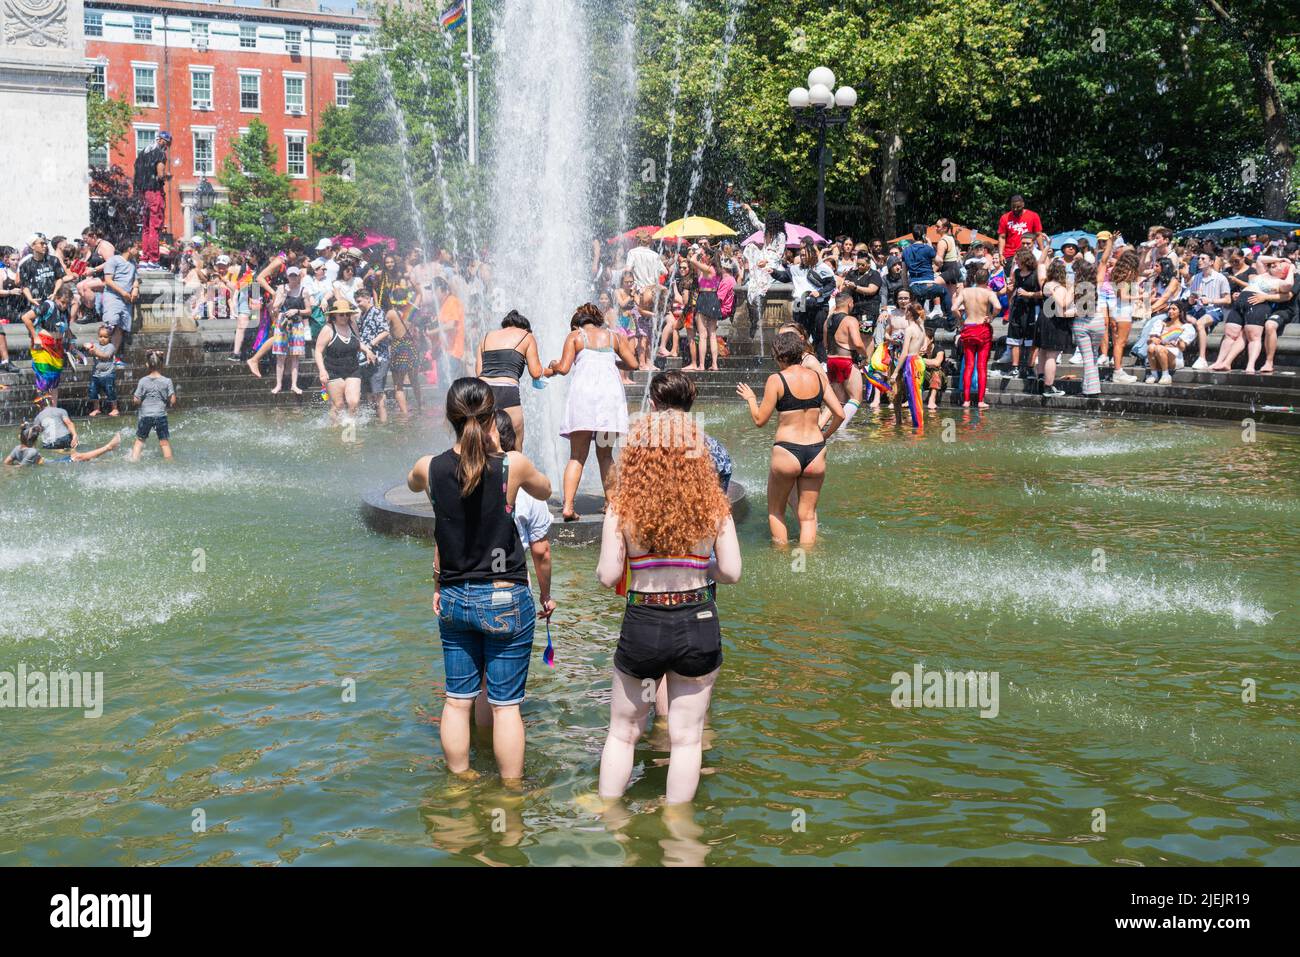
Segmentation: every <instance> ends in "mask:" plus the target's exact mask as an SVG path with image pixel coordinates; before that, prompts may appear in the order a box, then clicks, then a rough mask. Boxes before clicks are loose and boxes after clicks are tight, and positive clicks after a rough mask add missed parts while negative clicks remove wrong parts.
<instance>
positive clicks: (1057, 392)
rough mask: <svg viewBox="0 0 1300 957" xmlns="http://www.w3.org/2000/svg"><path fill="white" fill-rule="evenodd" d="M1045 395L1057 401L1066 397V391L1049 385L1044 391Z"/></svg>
mask: <svg viewBox="0 0 1300 957" xmlns="http://www.w3.org/2000/svg"><path fill="white" fill-rule="evenodd" d="M1043 395H1045V396H1047V397H1048V398H1052V399H1055V398H1057V397H1059V396H1063V395H1065V390H1064V389H1058V388H1057V387H1056V386H1054V385H1049V386H1048V387H1047V388H1046V389H1044V390H1043Z"/></svg>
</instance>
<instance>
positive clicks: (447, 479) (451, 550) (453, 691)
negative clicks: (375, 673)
mask: <svg viewBox="0 0 1300 957" xmlns="http://www.w3.org/2000/svg"><path fill="white" fill-rule="evenodd" d="M495 412H496V406H495V403H494V401H493V398H492V390H491V389H490V388H489V387H488V385H487V383H486V382H484V381H483V380H482V379H468V378H466V379H457V380H456V381H455V382H453V383H452V386H451V390H450V391H449V392H448V393H447V421H448V422H450V423H451V424H452V427H453V428H454V429H455V430H456V444H455V445H453V446H452V447H451V448H450V449H448V450H447V451H446V452H443V453H442V454H441V455H426V456H423V457H422V458H420V460H419V461H417V462H416V463H415V466H414V468H412V469H411V473H410V475H409V476H407V480H406V484H407V486H408V487H409V488H410V489H411V491H413V492H425V493H427V494H428V496H429V500H430V502H431V503H432V505H433V512H434V518H435V526H434V538H435V539H436V541H437V550H436V551H435V553H434V560H433V564H434V573H435V576H436V580H437V584H436V585H435V586H434V590H433V611H434V614H435V615H437V616H438V631H439V635H440V637H441V639H442V659H443V665H444V667H445V669H446V673H447V700H446V703H445V704H444V705H443V709H442V722H441V738H442V750H443V754H444V755H445V756H446V758H447V767H448V768H449V769H450V770H451V772H452V773H453V774H456V775H458V776H466V777H473V776H474V774H473V772H471V771H470V769H469V743H470V719H471V717H472V716H473V713H474V699H475V698H476V697H477V696H478V693H479V689H480V687H481V685H482V683H483V678H484V676H485V675H486V678H487V699H488V704H490V705H491V706H492V750H493V751H494V752H495V753H496V759H497V766H498V767H499V768H500V770H501V777H502V780H503V781H504V782H506V783H507V784H509V785H514V786H517V785H518V783H519V781H520V780H521V779H522V778H523V774H524V723H523V719H522V718H521V717H520V714H519V703H520V702H521V701H523V700H524V686H525V684H527V681H528V663H529V657H530V655H531V654H532V647H533V628H534V626H535V624H536V620H537V609H536V607H535V606H534V604H533V596H532V594H531V592H529V590H528V570H527V568H526V566H525V563H524V547H523V544H522V543H521V542H520V540H519V533H518V531H516V529H515V523H514V517H513V514H512V513H513V511H514V502H515V494H516V493H517V492H518V491H519V489H523V490H524V491H526V492H527V493H528V494H529V495H531V496H533V498H536V499H540V500H542V501H546V500H547V499H549V498H550V497H551V483H550V481H549V480H548V479H547V478H546V476H545V475H543V474H541V473H540V472H538V471H537V469H536V468H535V467H534V466H533V463H532V462H530V461H529V460H528V459H527V458H526V457H525V456H524V455H523V454H522V453H520V452H507V453H505V454H502V453H501V452H500V451H499V450H498V445H497V442H496V429H495V423H494V421H493V417H494V415H495ZM553 607H554V606H553V605H548V606H547V607H545V608H543V611H542V614H543V616H545V615H549V614H550V609H551V608H553Z"/></svg>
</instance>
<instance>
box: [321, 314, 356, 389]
mask: <svg viewBox="0 0 1300 957" xmlns="http://www.w3.org/2000/svg"><path fill="white" fill-rule="evenodd" d="M331 328H332V329H333V330H334V335H333V336H331V337H330V341H329V344H328V345H326V346H325V355H324V360H325V371H326V372H328V373H329V376H330V378H331V379H355V378H356V377H357V372H358V370H359V369H360V368H361V362H360V360H359V359H358V358H357V357H358V354H359V353H360V352H361V335H360V334H359V333H358V332H357V330H356V328H355V327H353V329H352V331H351V333H350V335H349V338H347V339H346V340H345V339H341V338H339V330H338V326H331Z"/></svg>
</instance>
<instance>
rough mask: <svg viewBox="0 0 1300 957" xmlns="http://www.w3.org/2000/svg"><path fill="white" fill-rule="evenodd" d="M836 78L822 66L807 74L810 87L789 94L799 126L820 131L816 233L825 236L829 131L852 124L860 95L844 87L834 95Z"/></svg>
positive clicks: (848, 87) (791, 107) (818, 138)
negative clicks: (827, 136) (851, 116)
mask: <svg viewBox="0 0 1300 957" xmlns="http://www.w3.org/2000/svg"><path fill="white" fill-rule="evenodd" d="M834 87H835V74H834V73H832V72H831V71H830V70H829V69H828V68H827V67H824V66H819V67H817V69H815V70H813V71H812V72H811V73H809V74H808V86H807V87H806V88H805V87H802V86H797V87H795V88H794V89H793V90H791V91H790V96H789V100H788V101H789V103H790V109H792V110H794V119H795V122H796V123H797V124H799V125H800V126H802V127H806V128H808V129H814V130H816V131H817V232H818V234H819V235H822V236H824V235H826V163H827V161H828V160H829V159H830V154H829V153H827V151H826V131H827V130H828V129H829V128H830V127H832V126H843V125H844V124H845V123H847V122H848V121H849V111H850V110H852V109H853V107H854V106H855V105H856V104H857V102H858V91H857V90H855V89H853V87H851V86H842V87H840V88H839V89H838V90H835V92H834V93H832V92H831V90H832V89H834Z"/></svg>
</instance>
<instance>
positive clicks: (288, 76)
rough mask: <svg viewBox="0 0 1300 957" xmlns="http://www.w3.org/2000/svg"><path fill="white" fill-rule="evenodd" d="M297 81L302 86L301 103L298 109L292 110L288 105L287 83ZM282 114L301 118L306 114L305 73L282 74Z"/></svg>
mask: <svg viewBox="0 0 1300 957" xmlns="http://www.w3.org/2000/svg"><path fill="white" fill-rule="evenodd" d="M290 80H297V81H298V82H299V83H301V84H302V94H301V102H300V103H299V104H298V108H297V109H294V108H293V107H291V106H290V105H289V81H290ZM284 112H285V113H287V114H288V115H290V116H303V115H306V113H307V74H306V73H289V72H287V71H286V72H285V74H284Z"/></svg>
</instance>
